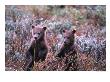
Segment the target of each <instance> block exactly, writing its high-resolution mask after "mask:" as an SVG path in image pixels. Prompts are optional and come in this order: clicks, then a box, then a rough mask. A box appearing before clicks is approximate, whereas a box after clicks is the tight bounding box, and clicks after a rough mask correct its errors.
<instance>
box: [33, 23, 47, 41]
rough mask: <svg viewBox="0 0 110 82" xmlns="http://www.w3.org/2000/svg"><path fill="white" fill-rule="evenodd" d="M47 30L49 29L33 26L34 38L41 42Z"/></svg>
mask: <svg viewBox="0 0 110 82" xmlns="http://www.w3.org/2000/svg"><path fill="white" fill-rule="evenodd" d="M46 29H47V27H43V26H40V25H38V26H32V37H33V38H34V39H35V40H40V39H42V38H44V35H45V31H46Z"/></svg>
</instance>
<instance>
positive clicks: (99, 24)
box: [5, 5, 106, 71]
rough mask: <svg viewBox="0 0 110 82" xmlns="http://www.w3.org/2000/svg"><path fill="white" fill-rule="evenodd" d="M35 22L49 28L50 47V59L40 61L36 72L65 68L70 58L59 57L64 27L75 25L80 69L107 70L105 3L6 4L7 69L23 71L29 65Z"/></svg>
mask: <svg viewBox="0 0 110 82" xmlns="http://www.w3.org/2000/svg"><path fill="white" fill-rule="evenodd" d="M32 25H42V26H46V27H47V28H48V30H47V41H48V47H49V53H48V55H47V58H46V60H45V61H44V62H37V63H36V64H35V65H34V67H33V71H56V70H57V71H63V70H65V68H66V64H65V61H66V57H64V58H62V59H61V60H59V59H57V58H56V57H55V53H57V52H58V51H59V50H60V47H61V44H62V42H63V40H64V37H63V35H62V30H63V29H65V30H71V29H73V28H75V29H76V34H75V43H74V46H75V49H76V52H77V62H76V63H77V66H78V71H105V70H106V6H105V5H47V6H46V5H45V6H43V5H37V6H36V5H6V6H5V70H7V71H11V70H18V71H22V70H24V69H25V68H26V66H25V63H27V62H26V55H25V53H26V51H27V49H28V48H29V43H30V40H31V38H32V35H31V26H32ZM68 58H70V57H68ZM70 61H71V60H70Z"/></svg>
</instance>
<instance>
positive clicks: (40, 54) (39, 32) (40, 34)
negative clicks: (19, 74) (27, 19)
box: [26, 26, 48, 70]
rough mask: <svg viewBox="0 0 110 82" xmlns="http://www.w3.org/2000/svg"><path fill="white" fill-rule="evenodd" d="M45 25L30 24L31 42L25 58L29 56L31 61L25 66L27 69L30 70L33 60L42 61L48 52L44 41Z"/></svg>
mask: <svg viewBox="0 0 110 82" xmlns="http://www.w3.org/2000/svg"><path fill="white" fill-rule="evenodd" d="M46 29H47V28H46V27H42V26H32V39H31V44H30V47H29V49H28V51H27V52H26V56H27V59H29V57H31V61H30V63H29V64H28V66H27V70H32V68H33V66H34V62H38V61H39V60H41V61H44V60H45V58H46V55H47V53H48V48H47V42H46V38H45V37H46V34H45V33H46V32H45V31H46Z"/></svg>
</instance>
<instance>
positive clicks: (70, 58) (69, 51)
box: [57, 29, 78, 71]
mask: <svg viewBox="0 0 110 82" xmlns="http://www.w3.org/2000/svg"><path fill="white" fill-rule="evenodd" d="M75 32H76V30H74V29H73V30H72V31H66V30H63V36H64V42H63V44H62V45H63V46H62V47H61V49H60V50H59V52H58V54H57V57H59V58H61V59H63V57H65V56H66V61H65V65H66V68H65V71H76V70H78V69H77V53H76V51H75V49H74V41H75V36H74V35H75Z"/></svg>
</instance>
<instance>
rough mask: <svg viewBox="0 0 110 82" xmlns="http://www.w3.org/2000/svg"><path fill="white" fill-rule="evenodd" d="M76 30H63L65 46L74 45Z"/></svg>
mask: <svg viewBox="0 0 110 82" xmlns="http://www.w3.org/2000/svg"><path fill="white" fill-rule="evenodd" d="M75 32H76V30H75V29H73V30H72V31H67V30H63V36H64V44H67V45H69V44H70V45H72V44H74V35H75Z"/></svg>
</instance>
